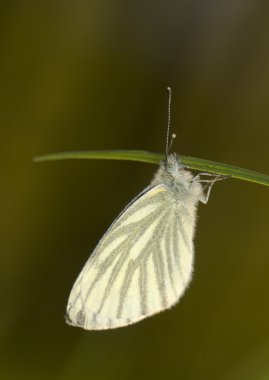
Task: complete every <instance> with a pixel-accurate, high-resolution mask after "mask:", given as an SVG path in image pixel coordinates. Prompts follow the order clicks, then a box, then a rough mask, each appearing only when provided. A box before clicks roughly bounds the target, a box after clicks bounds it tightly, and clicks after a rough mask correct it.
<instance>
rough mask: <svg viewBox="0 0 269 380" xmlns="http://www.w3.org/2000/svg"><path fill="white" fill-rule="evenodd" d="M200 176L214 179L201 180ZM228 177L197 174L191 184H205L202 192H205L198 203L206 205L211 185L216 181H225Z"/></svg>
mask: <svg viewBox="0 0 269 380" xmlns="http://www.w3.org/2000/svg"><path fill="white" fill-rule="evenodd" d="M202 176H207V177H214V178H212V179H201V177H202ZM229 177H230V176H226V175H222V174H213V173H199V174H197V175H196V176H195V177H194V178H193V180H192V182H194V181H195V182H200V183H206V184H207V185H206V187H205V189H204V190H206V193H205V194H204V196H203V197H202V198H201V199H200V201H201V202H202V203H204V204H207V202H208V199H209V196H210V193H211V189H212V187H213V185H214V184H215V183H216V182H217V181H222V180H223V179H227V178H229Z"/></svg>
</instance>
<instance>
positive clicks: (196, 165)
mask: <svg viewBox="0 0 269 380" xmlns="http://www.w3.org/2000/svg"><path fill="white" fill-rule="evenodd" d="M179 158H180V160H181V162H182V163H183V164H184V166H186V167H188V168H190V169H194V170H199V171H202V172H208V173H215V174H223V175H227V176H230V177H232V178H237V179H242V180H244V181H249V182H254V183H259V184H261V185H265V186H269V176H267V175H265V174H261V173H258V172H254V171H251V170H247V169H242V168H238V167H236V166H232V165H227V164H222V163H220V162H214V161H209V160H204V159H201V158H195V157H188V156H179ZM69 159H102V160H127V161H140V162H147V163H151V164H158V163H159V162H160V161H161V160H163V159H164V155H163V154H160V153H152V152H146V151H141V150H99V151H94V150H93V151H81V152H62V153H52V154H46V155H44V156H39V157H35V158H34V162H43V161H56V160H69Z"/></svg>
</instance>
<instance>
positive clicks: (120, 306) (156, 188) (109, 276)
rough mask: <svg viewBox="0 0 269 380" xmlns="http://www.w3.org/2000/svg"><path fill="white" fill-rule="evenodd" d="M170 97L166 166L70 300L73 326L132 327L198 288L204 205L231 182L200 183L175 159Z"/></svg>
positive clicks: (122, 218)
mask: <svg viewBox="0 0 269 380" xmlns="http://www.w3.org/2000/svg"><path fill="white" fill-rule="evenodd" d="M167 90H168V94H169V101H168V128H167V139H166V158H165V160H164V161H162V162H161V163H160V167H159V169H158V171H157V173H156V174H155V176H154V178H153V180H152V182H151V184H150V185H149V186H148V187H147V188H146V189H145V190H144V191H142V193H140V194H139V195H138V196H137V197H136V198H135V199H134V200H133V201H132V202H131V203H130V204H129V205H127V207H126V208H125V209H124V210H123V211H122V213H121V214H120V215H119V216H118V218H117V219H116V220H115V221H114V223H113V224H112V225H111V227H110V228H109V229H108V231H107V232H106V233H105V234H104V236H103V238H102V239H101V240H100V242H99V243H98V244H97V246H96V248H95V250H94V251H93V253H92V255H91V256H90V258H89V259H88V261H87V262H86V264H85V266H84V268H83V269H82V271H81V273H80V275H79V276H78V278H77V280H76V282H75V284H74V286H73V288H72V291H71V294H70V297H69V300H68V305H67V314H66V321H67V323H69V324H70V325H73V326H78V327H82V328H84V329H86V330H104V329H112V328H117V327H123V326H127V325H130V324H133V323H135V322H138V321H140V320H142V319H144V318H146V317H149V316H151V315H153V314H156V313H159V312H161V311H163V310H165V309H168V308H170V307H172V306H173V305H175V304H176V303H177V302H178V301H179V299H180V298H181V296H182V295H183V294H184V292H185V290H186V289H187V287H188V285H189V283H190V281H191V278H192V273H193V261H194V246H193V238H194V233H195V224H196V208H197V205H198V203H199V202H202V203H205V204H206V203H207V201H208V199H209V195H210V191H211V188H212V186H213V184H214V183H215V182H216V181H218V180H221V179H223V178H226V177H224V176H221V175H216V174H210V173H200V174H198V175H196V176H193V174H192V173H191V172H190V171H188V170H186V169H185V167H184V165H183V164H182V163H181V161H180V159H179V158H178V157H177V155H176V154H169V153H168V152H169V149H170V147H171V143H172V141H173V138H174V137H175V135H172V139H171V143H170V146H169V144H168V140H169V128H170V104H171V89H170V88H169V87H168V88H167ZM203 183H205V184H206V187H205V188H203Z"/></svg>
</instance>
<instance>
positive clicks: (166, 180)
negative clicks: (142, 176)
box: [151, 154, 203, 203]
mask: <svg viewBox="0 0 269 380" xmlns="http://www.w3.org/2000/svg"><path fill="white" fill-rule="evenodd" d="M160 184H165V185H166V186H167V187H168V188H169V189H171V191H172V192H173V194H174V195H175V197H177V198H180V199H182V198H191V199H192V200H194V202H195V201H196V202H198V201H199V199H200V198H201V197H202V195H203V189H202V186H201V184H200V183H199V182H197V181H193V175H192V173H191V172H189V171H188V170H185V169H184V166H183V165H182V163H181V162H180V160H179V159H178V158H177V157H176V155H175V154H171V155H169V156H168V157H167V159H166V160H165V161H162V162H161V164H160V168H159V169H158V171H157V172H156V173H155V176H154V178H153V180H152V182H151V185H152V186H157V185H160ZM196 202H195V203H196Z"/></svg>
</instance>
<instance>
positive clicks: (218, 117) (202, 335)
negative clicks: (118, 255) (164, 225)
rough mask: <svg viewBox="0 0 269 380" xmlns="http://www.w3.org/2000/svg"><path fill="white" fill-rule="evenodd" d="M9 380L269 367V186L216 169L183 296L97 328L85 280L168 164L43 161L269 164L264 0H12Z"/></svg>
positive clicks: (5, 240)
mask: <svg viewBox="0 0 269 380" xmlns="http://www.w3.org/2000/svg"><path fill="white" fill-rule="evenodd" d="M0 40H1V59H0V75H1V82H0V83H1V84H0V93H1V102H0V107H1V112H0V118H1V137H0V146H1V149H0V154H1V160H0V167H1V186H0V194H1V201H0V202H1V218H0V236H1V238H0V240H1V248H0V249H1V254H0V284H1V286H0V294H1V311H0V351H1V352H0V377H1V379H7V380H9V379H27V380H31V379H40V380H43V379H57V380H58V379H59V380H60V379H63V380H68V379H102V380H103V379H104V380H106V379H111V380H113V379H117V380H120V379H163V378H169V379H184V380H196V379H199V380H202V379H206V380H211V379H212V380H213V379H214V380H215V379H216V380H235V379H237V380H240V379H244V380H254V379H255V380H267V379H269V323H268V321H269V302H268V301H269V294H268V293H269V249H268V221H269V219H268V215H269V191H268V188H266V187H264V186H261V185H256V184H251V183H247V182H243V181H238V180H227V181H224V182H222V183H218V184H216V185H215V187H214V189H213V191H212V196H211V199H210V201H209V203H208V205H207V206H203V205H201V206H200V208H199V223H198V228H197V234H196V265H195V275H194V279H193V282H192V284H191V286H190V288H189V289H188V291H187V292H186V294H185V296H184V297H183V299H182V300H181V302H180V303H179V304H178V305H177V306H176V307H175V308H173V309H172V310H171V311H168V312H165V313H162V314H160V315H158V316H156V317H154V318H150V319H147V320H145V321H143V322H141V323H139V324H136V325H133V326H130V327H128V328H122V329H118V330H111V331H105V332H87V331H83V330H82V329H77V328H72V327H70V326H68V325H66V324H65V322H64V314H65V307H66V303H67V298H68V295H69V292H70V289H71V287H72V284H73V282H74V280H75V278H76V277H77V275H78V273H79V271H80V270H81V268H82V266H83V264H84V262H85V261H86V259H87V258H88V256H89V254H90V252H91V251H92V250H93V248H94V246H95V244H96V242H97V241H98V240H99V239H100V237H101V236H102V234H103V233H104V231H105V230H106V229H107V228H108V226H109V225H110V223H111V222H112V221H113V219H114V218H115V217H116V216H117V214H118V213H119V212H120V211H121V209H122V208H123V207H124V206H125V205H126V204H127V202H129V201H130V200H131V199H132V198H133V197H134V196H135V195H136V194H137V193H138V192H140V191H141V190H142V189H143V188H144V187H145V186H147V185H148V183H149V181H150V180H151V177H152V175H153V173H154V170H155V169H156V167H155V166H154V165H148V164H142V163H134V162H117V161H87V160H85V161H83V160H81V161H62V162H50V163H42V164H41V163H39V164H34V163H33V161H32V158H33V157H34V156H36V155H40V154H44V153H51V152H59V151H67V150H86V149H146V150H150V151H156V152H163V151H164V144H165V131H166V124H167V98H166V92H165V87H166V86H168V85H169V86H171V87H172V89H173V101H172V124H173V132H176V133H177V139H176V141H175V143H174V145H173V150H176V151H177V152H178V153H181V154H185V155H190V156H195V157H200V158H207V159H211V160H214V161H220V162H224V163H228V164H234V165H237V166H241V167H244V168H248V169H252V170H256V171H260V172H264V173H267V174H268V173H269V168H268V140H269V128H268V123H269V107H268V105H269V7H268V2H267V1H262V0H228V1H223V0H217V1H216V0H214V1H213V0H212V1H198V0H196V1H195V0H178V1H172V0H168V1H160V0H144V1H140V0H136V1H127V2H126V1H120V0H91V1H85V0H77V1H75V0H73V1H71V0H70V1H65V2H64V1H53V2H52V1H51V2H50V1H44V2H43V1H39V2H34V1H33V2H29V1H24V2H21V1H1V4H0Z"/></svg>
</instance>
